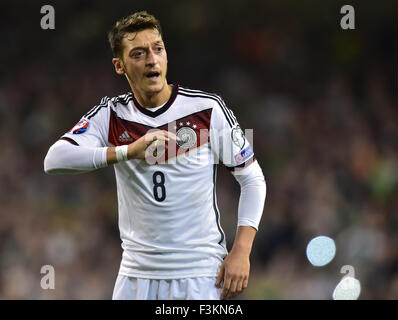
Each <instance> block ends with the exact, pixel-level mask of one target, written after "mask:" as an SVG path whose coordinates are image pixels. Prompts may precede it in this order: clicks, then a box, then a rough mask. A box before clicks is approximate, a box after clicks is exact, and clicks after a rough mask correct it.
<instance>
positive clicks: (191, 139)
mask: <svg viewBox="0 0 398 320" xmlns="http://www.w3.org/2000/svg"><path fill="white" fill-rule="evenodd" d="M211 112H212V109H207V110H203V111H199V112H196V113H193V114H190V115H187V116H185V117H183V118H180V119H176V120H175V121H173V122H169V123H167V124H164V125H162V126H159V127H151V126H147V125H144V124H141V123H137V122H132V121H128V120H125V119H121V118H119V117H118V116H117V114H116V112H115V111H113V110H112V109H111V114H110V119H109V134H108V141H109V142H110V143H111V144H113V145H114V146H121V145H126V144H130V143H132V142H133V141H136V140H138V139H139V138H141V137H142V136H144V135H145V134H146V133H147V132H148V130H151V129H152V130H153V129H160V130H166V131H169V132H172V133H174V134H177V135H178V136H179V137H180V138H182V139H183V140H181V141H182V142H180V143H179V144H180V145H177V146H176V147H174V148H171V149H170V150H167V152H166V160H167V159H168V158H169V157H170V158H172V157H174V156H176V155H182V154H184V153H185V152H188V151H190V150H192V149H195V148H198V147H200V146H201V145H203V144H206V143H208V142H209V141H210V135H209V129H210V118H211ZM169 148H170V146H169Z"/></svg>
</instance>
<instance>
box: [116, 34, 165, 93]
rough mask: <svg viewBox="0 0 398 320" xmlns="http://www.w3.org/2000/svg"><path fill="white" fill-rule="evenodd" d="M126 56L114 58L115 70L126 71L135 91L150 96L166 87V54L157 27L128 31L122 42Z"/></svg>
mask: <svg viewBox="0 0 398 320" xmlns="http://www.w3.org/2000/svg"><path fill="white" fill-rule="evenodd" d="M122 45H123V58H122V59H120V58H114V59H113V63H114V65H115V69H116V72H117V73H118V74H125V75H126V76H127V79H128V81H129V83H130V85H131V87H132V89H133V90H134V91H136V92H137V93H138V92H139V93H141V94H146V95H151V94H155V93H159V92H161V91H162V90H164V89H165V88H166V87H167V81H166V73H167V54H166V49H165V46H164V43H163V40H162V37H161V35H160V34H159V32H158V31H157V30H155V29H146V30H142V31H139V32H134V33H129V34H127V35H126V36H125V37H124V38H123V41H122Z"/></svg>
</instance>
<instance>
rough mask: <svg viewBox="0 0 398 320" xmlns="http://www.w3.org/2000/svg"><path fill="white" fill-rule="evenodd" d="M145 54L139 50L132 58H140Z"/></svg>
mask: <svg viewBox="0 0 398 320" xmlns="http://www.w3.org/2000/svg"><path fill="white" fill-rule="evenodd" d="M143 54H144V52H143V51H141V50H137V51H134V52H133V53H132V54H131V56H132V57H133V58H140V57H141V56H142V55H143Z"/></svg>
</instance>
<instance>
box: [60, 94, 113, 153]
mask: <svg viewBox="0 0 398 320" xmlns="http://www.w3.org/2000/svg"><path fill="white" fill-rule="evenodd" d="M110 103H111V102H110V100H109V98H108V97H104V98H102V100H101V103H100V104H98V105H96V106H94V107H93V108H92V109H91V110H90V111H89V112H87V113H86V114H85V115H84V116H83V117H82V118H81V119H80V120H79V122H78V123H76V125H75V126H74V127H73V128H72V129H71V130H69V131H68V132H67V133H65V134H64V135H63V136H62V137H61V138H60V140H66V141H69V142H70V143H72V144H75V145H81V146H86V147H107V146H108V131H109V116H110Z"/></svg>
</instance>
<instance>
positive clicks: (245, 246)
mask: <svg viewBox="0 0 398 320" xmlns="http://www.w3.org/2000/svg"><path fill="white" fill-rule="evenodd" d="M256 233H257V230H256V229H254V228H253V227H250V226H239V227H238V230H237V231H236V236H235V241H234V244H233V246H232V249H231V250H232V251H239V252H240V253H241V254H244V255H245V256H247V257H249V256H250V252H251V250H252V246H253V241H254V237H255V236H256Z"/></svg>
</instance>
